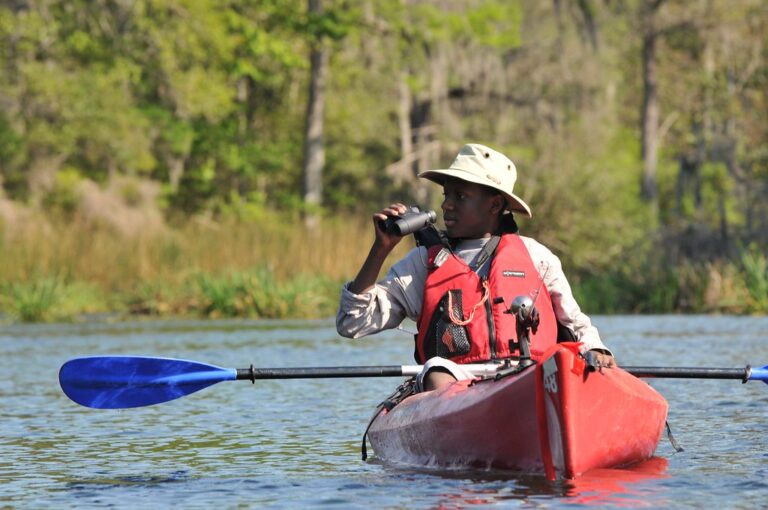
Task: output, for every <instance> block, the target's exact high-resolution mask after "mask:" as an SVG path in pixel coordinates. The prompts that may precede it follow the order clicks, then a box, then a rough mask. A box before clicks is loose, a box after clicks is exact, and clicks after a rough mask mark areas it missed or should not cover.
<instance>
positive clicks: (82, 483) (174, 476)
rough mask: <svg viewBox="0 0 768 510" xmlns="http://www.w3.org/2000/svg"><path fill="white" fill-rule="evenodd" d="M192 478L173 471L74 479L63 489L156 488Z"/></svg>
mask: <svg viewBox="0 0 768 510" xmlns="http://www.w3.org/2000/svg"><path fill="white" fill-rule="evenodd" d="M191 479H192V478H191V477H190V475H189V473H188V472H187V471H174V472H173V473H170V474H167V475H163V476H159V475H158V476H152V475H145V476H121V477H110V476H106V477H104V478H87V479H75V480H69V481H68V482H67V483H66V485H65V487H66V489H67V490H70V491H82V490H93V489H96V488H98V489H109V488H123V487H143V488H149V487H156V486H159V485H165V484H172V483H186V482H189V481H190V480H191Z"/></svg>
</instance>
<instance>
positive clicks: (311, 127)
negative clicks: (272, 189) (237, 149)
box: [302, 0, 328, 228]
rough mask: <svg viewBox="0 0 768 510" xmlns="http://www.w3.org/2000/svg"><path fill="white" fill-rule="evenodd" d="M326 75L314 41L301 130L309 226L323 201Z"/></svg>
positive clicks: (315, 6) (314, 0) (315, 5)
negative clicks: (305, 108) (304, 124)
mask: <svg viewBox="0 0 768 510" xmlns="http://www.w3.org/2000/svg"><path fill="white" fill-rule="evenodd" d="M308 2H309V12H310V14H319V13H321V12H322V2H321V0H308ZM327 75H328V51H327V49H326V48H325V47H324V46H323V44H322V41H321V40H319V39H317V40H315V41H314V44H313V47H312V52H311V55H310V78H309V100H308V103H307V118H306V127H305V131H304V164H303V168H302V176H303V198H304V204H305V205H306V206H307V209H306V213H305V216H304V219H305V224H306V225H307V227H308V228H313V227H315V226H316V225H317V222H318V215H317V207H318V206H319V205H320V204H321V203H322V196H323V167H324V166H325V145H324V141H323V131H324V127H325V124H324V118H323V117H324V111H325V83H326V80H327Z"/></svg>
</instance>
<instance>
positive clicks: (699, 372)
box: [621, 366, 752, 382]
mask: <svg viewBox="0 0 768 510" xmlns="http://www.w3.org/2000/svg"><path fill="white" fill-rule="evenodd" d="M621 368H623V369H624V370H626V371H627V372H629V373H630V374H632V375H634V376H635V377H663V378H669V379H738V380H740V381H743V382H747V381H748V380H749V376H750V375H751V373H752V369H751V367H749V366H746V367H744V368H695V367H691V368H688V367H621Z"/></svg>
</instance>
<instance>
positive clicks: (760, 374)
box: [749, 365, 768, 384]
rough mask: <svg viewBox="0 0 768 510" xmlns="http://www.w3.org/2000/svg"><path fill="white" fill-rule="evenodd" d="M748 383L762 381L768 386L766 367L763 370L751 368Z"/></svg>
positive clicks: (767, 369) (767, 366) (767, 367)
mask: <svg viewBox="0 0 768 510" xmlns="http://www.w3.org/2000/svg"><path fill="white" fill-rule="evenodd" d="M749 380H750V381H763V382H764V383H765V384H768V365H765V366H764V367H763V368H753V369H752V370H751V371H750V373H749Z"/></svg>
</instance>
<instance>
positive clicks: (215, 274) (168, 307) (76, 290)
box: [0, 215, 412, 321]
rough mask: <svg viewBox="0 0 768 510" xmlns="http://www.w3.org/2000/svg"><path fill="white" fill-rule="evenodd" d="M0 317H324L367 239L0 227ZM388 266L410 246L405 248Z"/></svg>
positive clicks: (245, 226) (264, 225)
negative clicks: (130, 232) (122, 232)
mask: <svg viewBox="0 0 768 510" xmlns="http://www.w3.org/2000/svg"><path fill="white" fill-rule="evenodd" d="M1 232H2V247H3V249H2V250H0V312H2V313H4V314H6V315H8V316H10V317H12V318H14V319H17V320H23V321H39V320H62V319H67V318H69V319H72V318H76V317H77V316H78V315H80V314H86V313H105V312H117V313H124V314H129V313H133V314H136V313H140V314H156V315H202V316H206V317H233V316H248V317H328V316H332V315H333V314H334V313H335V309H336V306H337V305H338V296H339V292H340V288H341V285H342V283H343V282H344V281H346V280H349V279H351V278H353V277H354V274H355V272H356V271H357V268H358V267H359V266H360V264H361V263H362V261H363V259H364V258H365V256H366V255H367V252H368V249H369V247H370V243H371V242H372V240H373V234H372V229H371V227H370V224H368V223H367V222H363V221H341V220H338V219H324V220H321V222H320V224H319V225H318V227H317V228H315V229H312V230H307V229H306V228H305V227H304V225H303V223H302V222H301V220H300V218H298V217H286V216H279V215H268V216H266V215H264V216H263V217H262V218H261V219H260V220H259V221H251V222H244V221H235V220H232V221H226V222H213V221H210V220H205V219H199V218H198V219H194V220H191V221H188V222H186V223H185V224H183V225H181V226H178V227H176V228H171V227H167V228H163V229H154V230H147V231H140V232H139V233H138V234H136V235H133V236H126V235H125V234H120V233H119V232H117V231H116V230H115V229H113V228H110V227H108V226H106V225H102V224H98V223H94V222H87V221H83V220H80V219H78V218H73V219H72V220H71V221H67V222H65V221H51V220H49V219H47V218H45V217H43V216H42V215H41V216H40V217H36V218H34V221H30V222H27V224H25V225H24V228H14V229H9V228H5V229H4V230H3V231H1ZM401 245H402V247H401V248H398V253H396V254H395V255H394V256H393V258H392V260H396V259H395V257H397V256H398V255H402V254H404V253H405V251H406V250H407V249H408V248H409V247H410V246H412V243H409V242H408V241H404V242H403V243H401Z"/></svg>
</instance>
